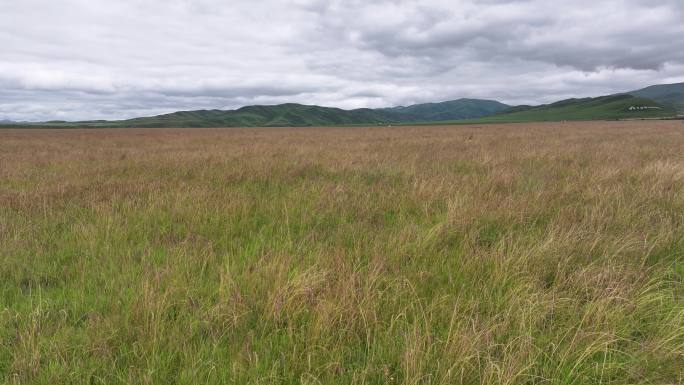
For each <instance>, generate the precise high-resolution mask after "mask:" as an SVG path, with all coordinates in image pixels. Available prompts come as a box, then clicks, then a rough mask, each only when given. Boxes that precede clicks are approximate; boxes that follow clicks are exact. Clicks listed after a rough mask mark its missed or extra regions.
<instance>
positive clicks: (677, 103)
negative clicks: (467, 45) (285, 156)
mask: <svg viewBox="0 0 684 385" xmlns="http://www.w3.org/2000/svg"><path fill="white" fill-rule="evenodd" d="M677 114H684V83H678V84H664V85H656V86H651V87H647V88H644V89H641V90H637V91H631V92H627V93H624V94H616V95H609V96H601V97H596V98H582V99H568V100H562V101H559V102H556V103H551V104H545V105H540V106H515V107H511V106H508V105H506V104H503V103H500V102H497V101H494V100H481V99H458V100H452V101H446V102H441V103H425V104H416V105H411V106H400V107H392V108H380V109H368V108H362V109H355V110H343V109H340V108H331V107H320V106H307V105H302V104H293V103H288V104H280V105H274V106H247V107H242V108H240V109H237V110H197V111H180V112H174V113H170V114H165V115H158V116H152V117H142V118H135V119H127V120H116V121H106V120H95V121H83V122H64V121H51V122H44V123H16V122H0V124H2V125H3V127H55V128H59V127H92V128H105V127H111V128H117V127H150V128H154V127H301V126H341V125H387V124H422V123H439V122H445V123H450V122H463V123H491V122H533V121H560V120H615V119H646V118H666V117H674V116H676V115H677Z"/></svg>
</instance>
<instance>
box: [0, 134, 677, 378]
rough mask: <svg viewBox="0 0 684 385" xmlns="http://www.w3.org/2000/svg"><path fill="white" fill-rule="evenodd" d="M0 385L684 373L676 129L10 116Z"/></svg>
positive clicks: (4, 166) (3, 194) (3, 179)
mask: <svg viewBox="0 0 684 385" xmlns="http://www.w3.org/2000/svg"><path fill="white" fill-rule="evenodd" d="M0 383H6V384H17V385H18V384H27V385H28V384H31V385H32V384H41V385H42V384H45V385H47V384H155V385H156V384H159V385H170V384H184V385H193V384H326V385H327V384H415V385H418V384H472V385H476V384H491V385H494V384H497V385H498V384H558V385H560V384H566V385H570V384H577V385H580V384H582V385H584V384H684V123H683V122H682V121H631V122H576V123H535V124H509V125H488V126H487V125H481V126H424V127H366V128H363V127H349V128H339V127H338V128H250V129H101V130H0Z"/></svg>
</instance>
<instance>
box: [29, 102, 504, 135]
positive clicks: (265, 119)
mask: <svg viewBox="0 0 684 385" xmlns="http://www.w3.org/2000/svg"><path fill="white" fill-rule="evenodd" d="M507 107H508V106H507V105H505V104H502V103H499V102H495V101H490V100H477V99H460V100H455V101H449V102H442V103H428V104H419V105H413V106H408V107H396V108H382V109H368V108H361V109H355V110H343V109H340V108H331V107H320V106H308V105H302V104H294V103H288V104H280V105H274V106H247V107H242V108H240V109H237V110H197V111H179V112H174V113H170V114H165V115H159V116H152V117H142V118H135V119H128V120H118V121H105V120H92V121H82V122H64V121H50V122H44V123H34V124H29V126H32V127H95V128H108V127H111V128H116V127H149V128H154V127H305V126H342V125H364V124H366V125H369V124H370V125H376V124H383V125H384V124H401V123H405V124H406V123H421V122H434V121H447V120H455V119H467V118H477V117H482V116H487V115H491V114H493V113H495V112H499V111H502V110H504V109H505V108H507ZM17 125H20V126H27V124H24V123H20V124H17Z"/></svg>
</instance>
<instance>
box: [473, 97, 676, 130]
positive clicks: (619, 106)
mask: <svg viewBox="0 0 684 385" xmlns="http://www.w3.org/2000/svg"><path fill="white" fill-rule="evenodd" d="M674 115H675V111H674V109H673V108H672V107H669V106H666V105H664V104H661V103H658V102H655V101H653V100H650V99H646V98H641V97H636V96H632V95H627V94H619V95H610V96H601V97H597V98H583V99H568V100H562V101H559V102H556V103H551V104H545V105H541V106H517V107H512V108H509V109H507V110H504V111H502V112H500V113H498V114H495V115H492V116H488V117H485V118H481V119H477V120H474V122H478V123H494V122H543V121H561V120H614V119H646V118H663V117H671V116H674Z"/></svg>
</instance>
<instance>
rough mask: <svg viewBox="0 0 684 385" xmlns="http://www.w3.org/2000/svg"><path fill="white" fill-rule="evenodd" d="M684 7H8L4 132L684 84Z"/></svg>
mask: <svg viewBox="0 0 684 385" xmlns="http://www.w3.org/2000/svg"><path fill="white" fill-rule="evenodd" d="M681 36H684V2H682V1H681V0H670V1H668V0H660V1H656V0H604V1H601V0H599V1H597V0H593V1H589V0H576V1H572V2H568V1H560V0H557V1H556V0H554V1H551V0H461V1H457V0H422V1H418V0H380V1H367V0H366V1H362V0H346V1H342V0H332V1H323V0H292V1H280V0H278V1H276V0H262V1H259V2H254V1H238V0H235V1H230V2H226V1H219V0H120V1H115V2H113V1H104V0H60V1H55V0H22V1H10V0H0V46H1V47H2V51H0V120H2V119H13V120H47V119H69V120H71V119H114V118H126V117H133V116H140V115H150V114H157V113H164V112H170V111H175V110H180V109H183V110H185V109H197V108H235V107H239V106H242V105H246V104H272V103H281V102H300V103H308V104H320V105H329V106H339V107H344V108H352V107H380V106H388V105H397V104H409V103H417V102H425V101H438V100H447V99H452V98H457V97H480V98H492V99H498V100H501V101H504V102H508V103H513V104H516V103H541V102H548V101H552V100H557V99H562V98H566V97H573V96H585V95H600V94H607V93H611V92H618V91H624V90H629V89H635V88H639V87H642V86H646V85H649V84H655V83H666V82H676V81H684V39H682V38H681Z"/></svg>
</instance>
